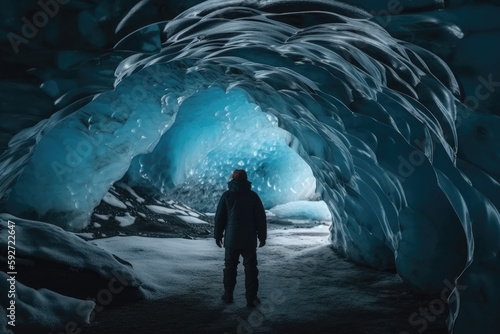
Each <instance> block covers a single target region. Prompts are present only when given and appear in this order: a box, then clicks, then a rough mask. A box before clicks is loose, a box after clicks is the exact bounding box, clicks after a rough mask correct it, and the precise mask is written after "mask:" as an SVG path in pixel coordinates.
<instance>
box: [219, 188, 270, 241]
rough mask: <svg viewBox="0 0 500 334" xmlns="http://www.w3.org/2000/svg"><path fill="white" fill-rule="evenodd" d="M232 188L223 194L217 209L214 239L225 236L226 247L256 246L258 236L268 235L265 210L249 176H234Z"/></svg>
mask: <svg viewBox="0 0 500 334" xmlns="http://www.w3.org/2000/svg"><path fill="white" fill-rule="evenodd" d="M228 187H229V190H227V191H226V192H224V193H223V194H222V196H221V198H220V201H219V205H218V206H217V211H216V213H215V230H214V237H215V239H218V240H220V239H222V235H223V232H224V231H225V232H226V233H225V236H224V247H226V248H242V249H248V248H256V247H257V238H258V239H259V240H260V241H265V240H266V238H267V224H266V212H265V210H264V206H263V205H262V201H261V200H260V198H259V195H257V193H256V192H254V191H252V190H251V189H250V188H251V183H250V182H248V181H247V180H244V181H236V180H232V181H230V182H229V183H228Z"/></svg>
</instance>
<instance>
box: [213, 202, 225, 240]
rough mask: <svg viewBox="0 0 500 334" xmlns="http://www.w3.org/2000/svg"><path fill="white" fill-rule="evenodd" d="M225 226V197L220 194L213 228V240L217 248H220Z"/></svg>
mask: <svg viewBox="0 0 500 334" xmlns="http://www.w3.org/2000/svg"><path fill="white" fill-rule="evenodd" d="M226 224H227V208H226V196H225V193H224V194H222V196H221V198H220V200H219V204H218V205H217V211H216V212H215V226H214V238H215V242H216V243H217V246H219V247H222V235H223V233H224V230H225V229H226Z"/></svg>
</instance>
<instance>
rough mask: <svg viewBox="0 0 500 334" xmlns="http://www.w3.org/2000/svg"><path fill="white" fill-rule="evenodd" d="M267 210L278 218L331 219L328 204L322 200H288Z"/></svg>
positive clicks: (329, 220)
mask: <svg viewBox="0 0 500 334" xmlns="http://www.w3.org/2000/svg"><path fill="white" fill-rule="evenodd" d="M269 211H270V212H271V213H272V214H273V215H274V216H276V217H278V218H290V219H307V220H318V221H326V222H331V221H332V216H331V215H330V211H329V210H328V206H327V205H326V203H325V202H323V201H317V202H311V201H296V202H289V203H286V204H280V205H277V206H275V207H272V208H271V209H269Z"/></svg>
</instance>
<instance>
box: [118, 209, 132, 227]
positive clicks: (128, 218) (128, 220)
mask: <svg viewBox="0 0 500 334" xmlns="http://www.w3.org/2000/svg"><path fill="white" fill-rule="evenodd" d="M115 220H116V221H117V222H118V223H120V226H121V227H126V226H130V225H132V224H134V223H135V217H134V216H132V215H131V214H130V213H128V212H127V213H125V216H115Z"/></svg>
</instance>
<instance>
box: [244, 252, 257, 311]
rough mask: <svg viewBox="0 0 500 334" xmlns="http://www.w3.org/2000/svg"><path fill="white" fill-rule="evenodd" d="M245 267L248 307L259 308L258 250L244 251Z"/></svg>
mask: <svg viewBox="0 0 500 334" xmlns="http://www.w3.org/2000/svg"><path fill="white" fill-rule="evenodd" d="M242 255H243V265H244V266H245V289H246V293H245V296H246V298H247V306H257V305H258V304H259V303H260V300H259V298H258V297H257V291H258V290H259V279H258V275H259V270H258V269H257V251H256V249H246V250H244V251H242Z"/></svg>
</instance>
